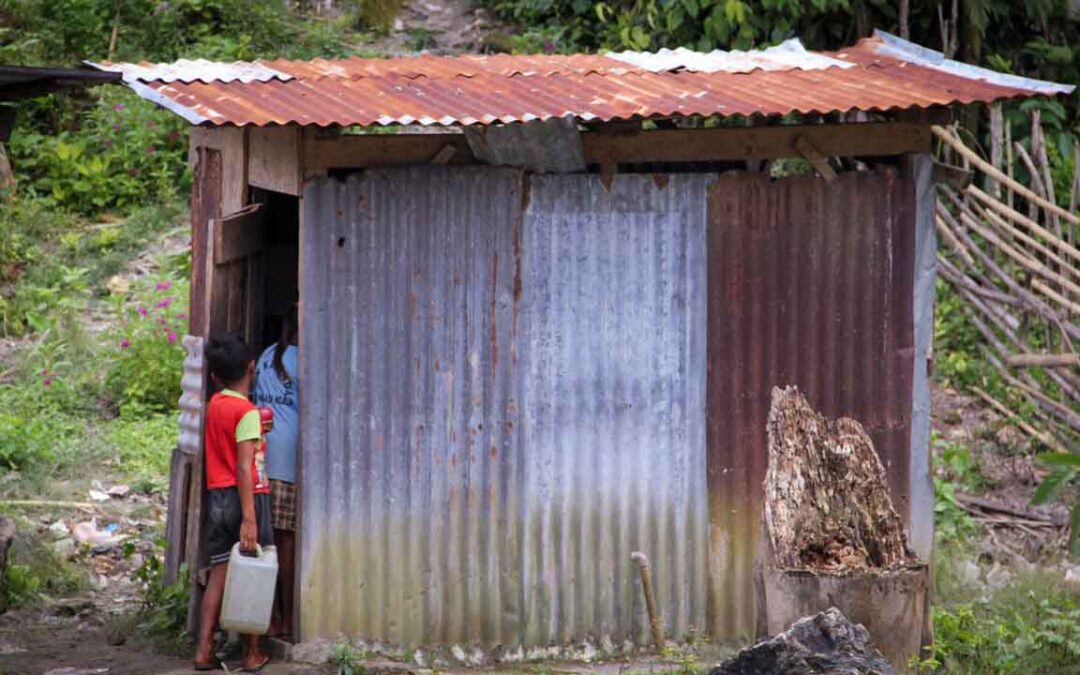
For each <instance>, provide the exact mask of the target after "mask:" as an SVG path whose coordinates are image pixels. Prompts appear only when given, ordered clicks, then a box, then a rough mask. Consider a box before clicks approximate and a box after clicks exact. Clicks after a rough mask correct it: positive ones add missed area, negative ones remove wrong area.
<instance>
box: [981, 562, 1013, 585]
mask: <svg viewBox="0 0 1080 675" xmlns="http://www.w3.org/2000/svg"><path fill="white" fill-rule="evenodd" d="M1011 580H1012V572H1010V571H1009V570H1008V569H1006V568H1005V567H1003V566H1002V565H1000V564H998V563H994V566H993V567H992V568H990V571H989V572H987V573H986V585H987V587H988V588H989V589H990V590H992V591H1000V590H1001V589H1003V588H1005V587H1006V586H1008V585H1009V582H1010V581H1011Z"/></svg>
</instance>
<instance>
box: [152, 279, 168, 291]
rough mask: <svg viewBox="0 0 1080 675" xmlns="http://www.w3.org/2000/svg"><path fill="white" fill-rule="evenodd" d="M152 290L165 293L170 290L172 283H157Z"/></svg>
mask: <svg viewBox="0 0 1080 675" xmlns="http://www.w3.org/2000/svg"><path fill="white" fill-rule="evenodd" d="M154 288H156V289H158V290H159V291H167V290H169V289H170V288H172V282H171V281H159V282H157V286H154Z"/></svg>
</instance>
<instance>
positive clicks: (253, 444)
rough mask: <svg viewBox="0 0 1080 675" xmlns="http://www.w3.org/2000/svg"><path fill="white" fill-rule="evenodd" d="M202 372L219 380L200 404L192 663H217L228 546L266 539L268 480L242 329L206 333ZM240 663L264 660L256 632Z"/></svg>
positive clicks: (269, 541) (257, 666) (249, 546)
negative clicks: (201, 582) (199, 531)
mask: <svg viewBox="0 0 1080 675" xmlns="http://www.w3.org/2000/svg"><path fill="white" fill-rule="evenodd" d="M206 360H207V363H208V364H209V366H210V374H211V376H212V377H213V379H214V381H215V382H216V383H217V384H218V385H219V386H221V388H222V389H221V391H220V392H218V393H216V394H214V396H213V398H211V399H210V403H209V404H208V405H207V409H206V488H207V491H208V493H207V508H208V511H209V514H208V518H207V523H206V528H207V529H206V545H207V548H208V549H209V552H210V565H211V568H210V578H209V580H208V581H207V584H206V591H205V593H203V598H202V608H201V613H200V620H199V646H198V649H197V650H196V652H195V669H196V670H218V669H220V668H221V664H220V663H218V661H217V659H216V657H215V656H214V646H213V636H214V628H215V627H216V625H217V622H218V617H219V616H220V614H221V598H222V595H223V594H224V592H225V573H226V571H227V569H228V567H229V565H228V563H229V554H230V553H231V552H232V547H233V545H234V544H236V543H237V542H240V550H241V551H244V552H250V553H254V552H255V547H256V544H258V545H259V546H272V545H273V542H274V534H273V532H274V531H273V527H272V524H271V512H270V484H269V481H268V480H267V478H266V473H265V469H264V468H263V467H264V459H263V455H264V452H265V445H264V444H263V439H262V424H261V422H260V420H259V411H258V409H257V408H256V407H255V405H254V404H253V403H251V401H249V400H248V392H249V390H250V388H251V382H252V379H253V378H254V375H255V359H254V356H253V354H252V352H251V350H250V349H248V346H247V345H246V344H245V343H244V340H243V338H242V337H240V336H239V335H236V334H230V335H226V336H223V337H214V338H211V339H210V341H209V343H208V344H207V347H206ZM246 638H247V654H246V656H245V657H244V662H243V669H244V670H245V671H246V672H256V671H258V670H261V669H262V667H263V666H265V665H266V663H267V662H268V661H269V660H270V657H268V656H266V655H265V654H263V653H262V651H261V650H260V649H259V636H258V635H248V636H246Z"/></svg>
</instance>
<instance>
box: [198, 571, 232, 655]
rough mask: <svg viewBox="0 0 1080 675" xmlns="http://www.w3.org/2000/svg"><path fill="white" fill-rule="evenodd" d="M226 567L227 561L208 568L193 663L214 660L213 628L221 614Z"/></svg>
mask: <svg viewBox="0 0 1080 675" xmlns="http://www.w3.org/2000/svg"><path fill="white" fill-rule="evenodd" d="M228 569H229V565H228V563H225V564H222V565H214V566H213V567H211V568H210V577H209V579H207V581H206V590H205V591H203V597H202V606H201V607H200V610H199V646H198V649H196V651H195V663H202V664H207V663H211V662H213V661H214V628H215V627H216V626H217V620H218V615H219V614H221V596H222V595H224V594H225V573H226V571H228Z"/></svg>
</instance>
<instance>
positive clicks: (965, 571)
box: [956, 560, 982, 586]
mask: <svg viewBox="0 0 1080 675" xmlns="http://www.w3.org/2000/svg"><path fill="white" fill-rule="evenodd" d="M956 576H958V577H959V578H960V581H961V582H962V583H963V584H964V585H965V586H974V585H975V584H977V583H979V577H980V576H982V570H980V569H979V565H978V564H977V563H975V562H973V561H971V560H964V561H962V562H961V563H960V564H959V565H957V568H956Z"/></svg>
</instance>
